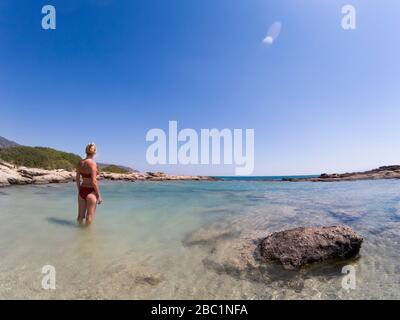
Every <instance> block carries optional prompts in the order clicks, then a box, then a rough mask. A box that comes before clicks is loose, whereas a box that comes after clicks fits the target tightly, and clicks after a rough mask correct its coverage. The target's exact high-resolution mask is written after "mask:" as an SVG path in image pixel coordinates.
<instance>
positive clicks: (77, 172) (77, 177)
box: [75, 168, 81, 192]
mask: <svg viewBox="0 0 400 320" xmlns="http://www.w3.org/2000/svg"><path fill="white" fill-rule="evenodd" d="M75 181H76V188H77V189H78V192H79V187H80V186H81V174H80V173H79V170H78V168H76V177H75Z"/></svg>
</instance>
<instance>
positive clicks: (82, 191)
mask: <svg viewBox="0 0 400 320" xmlns="http://www.w3.org/2000/svg"><path fill="white" fill-rule="evenodd" d="M79 173H80V174H81V176H82V177H83V178H91V177H92V175H91V174H90V173H83V172H79ZM95 191H96V190H95V189H94V188H93V187H82V186H80V187H79V196H80V197H81V198H82V199H85V200H86V198H87V196H88V195H89V194H91V193H92V192H95Z"/></svg>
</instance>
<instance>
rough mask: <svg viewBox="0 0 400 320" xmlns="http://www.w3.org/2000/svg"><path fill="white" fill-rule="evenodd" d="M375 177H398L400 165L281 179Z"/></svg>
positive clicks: (326, 179) (346, 179)
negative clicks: (314, 176) (312, 176)
mask: <svg viewBox="0 0 400 320" xmlns="http://www.w3.org/2000/svg"><path fill="white" fill-rule="evenodd" d="M375 179H400V166H397V165H392V166H383V167H379V168H377V169H373V170H369V171H363V172H346V173H332V174H328V173H323V174H321V175H320V176H319V177H316V178H283V179H282V181H292V182H299V181H311V182H334V181H355V180H375Z"/></svg>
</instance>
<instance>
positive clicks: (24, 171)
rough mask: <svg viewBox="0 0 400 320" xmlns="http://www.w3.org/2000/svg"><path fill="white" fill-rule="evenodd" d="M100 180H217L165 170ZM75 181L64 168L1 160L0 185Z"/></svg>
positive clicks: (103, 175)
mask: <svg viewBox="0 0 400 320" xmlns="http://www.w3.org/2000/svg"><path fill="white" fill-rule="evenodd" d="M98 180H112V181H128V182H129V181H130V182H134V181H182V180H184V181H216V180H218V179H217V178H213V177H208V176H184V175H169V174H166V173H164V172H145V173H143V172H131V173H109V172H100V173H99V174H98ZM73 181H75V172H73V171H67V170H64V169H57V170H46V169H39V168H27V167H22V166H16V165H13V164H11V163H7V162H4V161H0V187H7V186H12V185H29V184H52V183H67V182H73Z"/></svg>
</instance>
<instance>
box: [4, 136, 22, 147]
mask: <svg viewBox="0 0 400 320" xmlns="http://www.w3.org/2000/svg"><path fill="white" fill-rule="evenodd" d="M18 145H19V144H18V143H16V142H14V141H11V140H8V139H6V138H3V137H0V149H3V148H10V147H16V146H18Z"/></svg>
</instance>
